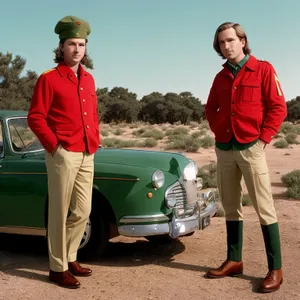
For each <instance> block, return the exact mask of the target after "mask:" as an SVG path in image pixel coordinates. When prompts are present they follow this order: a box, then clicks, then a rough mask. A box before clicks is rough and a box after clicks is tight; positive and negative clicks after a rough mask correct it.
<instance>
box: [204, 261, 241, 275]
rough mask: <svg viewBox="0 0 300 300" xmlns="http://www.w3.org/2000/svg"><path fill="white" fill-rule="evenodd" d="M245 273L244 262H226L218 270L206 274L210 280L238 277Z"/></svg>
mask: <svg viewBox="0 0 300 300" xmlns="http://www.w3.org/2000/svg"><path fill="white" fill-rule="evenodd" d="M242 273H243V262H242V261H239V262H236V261H230V260H225V261H224V262H223V263H222V265H221V266H220V267H219V268H217V269H213V270H210V271H208V272H207V273H206V276H207V277H209V278H222V277H225V276H236V275H240V274H242Z"/></svg>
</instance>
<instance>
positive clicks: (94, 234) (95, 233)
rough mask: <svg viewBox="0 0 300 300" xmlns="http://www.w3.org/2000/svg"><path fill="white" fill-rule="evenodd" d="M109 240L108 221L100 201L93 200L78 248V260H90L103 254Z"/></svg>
mask: <svg viewBox="0 0 300 300" xmlns="http://www.w3.org/2000/svg"><path fill="white" fill-rule="evenodd" d="M108 241H109V221H108V220H107V218H106V217H105V209H103V207H101V201H93V207H92V212H91V214H90V218H89V220H88V222H87V224H86V229H85V232H84V235H83V238H82V240H81V243H80V246H79V249H78V259H79V260H90V259H93V258H96V257H98V256H101V255H102V254H104V252H105V250H106V248H107V245H108Z"/></svg>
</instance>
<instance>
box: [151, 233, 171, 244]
mask: <svg viewBox="0 0 300 300" xmlns="http://www.w3.org/2000/svg"><path fill="white" fill-rule="evenodd" d="M145 239H146V240H148V241H149V242H150V243H153V244H159V245H165V244H170V243H172V241H174V239H172V238H171V237H170V236H169V235H168V234H163V235H149V236H145ZM175 240H176V239H175Z"/></svg>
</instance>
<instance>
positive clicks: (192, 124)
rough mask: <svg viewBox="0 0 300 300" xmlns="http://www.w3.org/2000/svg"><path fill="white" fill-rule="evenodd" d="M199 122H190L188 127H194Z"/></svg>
mask: <svg viewBox="0 0 300 300" xmlns="http://www.w3.org/2000/svg"><path fill="white" fill-rule="evenodd" d="M198 125H199V124H198V123H197V122H190V124H189V127H190V128H195V127H197V126H198Z"/></svg>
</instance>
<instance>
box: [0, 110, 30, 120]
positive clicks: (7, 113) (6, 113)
mask: <svg viewBox="0 0 300 300" xmlns="http://www.w3.org/2000/svg"><path fill="white" fill-rule="evenodd" d="M27 115H28V112H27V111H24V110H0V118H1V119H6V118H10V117H27Z"/></svg>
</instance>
